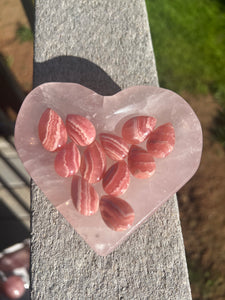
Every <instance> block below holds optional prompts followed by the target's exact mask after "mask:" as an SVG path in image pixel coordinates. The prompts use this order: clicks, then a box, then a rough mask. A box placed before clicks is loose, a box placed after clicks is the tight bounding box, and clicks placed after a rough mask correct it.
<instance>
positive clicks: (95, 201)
mask: <svg viewBox="0 0 225 300" xmlns="http://www.w3.org/2000/svg"><path fill="white" fill-rule="evenodd" d="M71 197H72V201H73V204H74V206H75V208H76V209H77V210H78V211H79V213H80V214H82V215H84V216H92V215H93V214H95V213H96V212H97V211H98V208H99V196H98V193H97V192H96V190H95V189H94V188H93V186H92V185H91V184H90V183H89V182H88V181H87V180H85V179H84V178H82V177H80V176H77V175H75V176H74V177H73V179H72V185H71Z"/></svg>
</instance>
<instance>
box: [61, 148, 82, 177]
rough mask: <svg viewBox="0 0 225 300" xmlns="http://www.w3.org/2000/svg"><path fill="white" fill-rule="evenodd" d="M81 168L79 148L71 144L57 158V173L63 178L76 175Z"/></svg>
mask: <svg viewBox="0 0 225 300" xmlns="http://www.w3.org/2000/svg"><path fill="white" fill-rule="evenodd" d="M79 168H80V152H79V150H78V148H77V146H76V145H75V144H74V143H73V142H70V143H69V144H67V145H66V146H65V147H64V148H63V149H62V150H60V151H59V152H58V153H57V155H56V157H55V171H56V172H57V173H58V174H59V175H60V176H62V177H70V176H73V175H75V174H76V173H77V172H78V170H79Z"/></svg>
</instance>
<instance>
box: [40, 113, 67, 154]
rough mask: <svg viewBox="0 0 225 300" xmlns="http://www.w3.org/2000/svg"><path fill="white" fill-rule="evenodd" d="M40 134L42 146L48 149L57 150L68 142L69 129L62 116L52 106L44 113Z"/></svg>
mask: <svg viewBox="0 0 225 300" xmlns="http://www.w3.org/2000/svg"><path fill="white" fill-rule="evenodd" d="M38 134H39V138H40V141H41V143H42V146H43V147H44V148H45V149H46V150H48V151H56V150H57V149H59V148H61V147H63V146H64V145H65V144H66V142H67V131H66V127H65V125H64V123H63V120H62V119H61V117H60V116H59V115H58V114H57V113H56V112H55V111H54V110H52V109H51V108H47V109H46V110H45V111H44V113H43V114H42V116H41V118H40V121H39V125H38Z"/></svg>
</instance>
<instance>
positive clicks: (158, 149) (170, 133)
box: [146, 123, 175, 158]
mask: <svg viewBox="0 0 225 300" xmlns="http://www.w3.org/2000/svg"><path fill="white" fill-rule="evenodd" d="M174 145H175V131H174V128H173V125H172V124H171V123H166V124H163V125H161V126H159V127H157V128H156V129H155V130H154V131H153V132H152V133H151V134H150V136H149V139H148V141H147V144H146V146H147V150H148V152H149V153H150V154H151V155H152V156H153V157H156V158H164V157H166V156H167V155H168V154H169V153H170V152H171V151H172V150H173V148H174Z"/></svg>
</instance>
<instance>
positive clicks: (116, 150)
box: [99, 133, 129, 160]
mask: <svg viewBox="0 0 225 300" xmlns="http://www.w3.org/2000/svg"><path fill="white" fill-rule="evenodd" d="M99 138H100V141H101V143H102V146H103V148H104V150H105V153H106V154H107V155H108V156H109V157H110V158H111V159H113V160H123V159H124V158H125V157H126V156H127V154H128V152H129V145H128V144H127V143H126V142H125V141H124V139H123V138H121V137H119V136H117V135H115V134H111V133H101V134H100V135H99Z"/></svg>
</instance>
